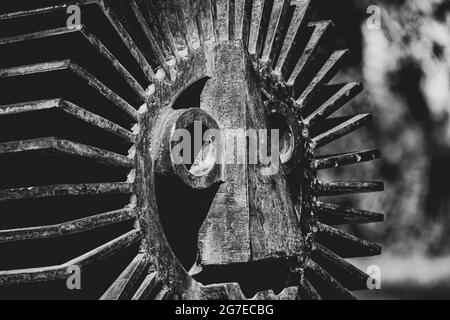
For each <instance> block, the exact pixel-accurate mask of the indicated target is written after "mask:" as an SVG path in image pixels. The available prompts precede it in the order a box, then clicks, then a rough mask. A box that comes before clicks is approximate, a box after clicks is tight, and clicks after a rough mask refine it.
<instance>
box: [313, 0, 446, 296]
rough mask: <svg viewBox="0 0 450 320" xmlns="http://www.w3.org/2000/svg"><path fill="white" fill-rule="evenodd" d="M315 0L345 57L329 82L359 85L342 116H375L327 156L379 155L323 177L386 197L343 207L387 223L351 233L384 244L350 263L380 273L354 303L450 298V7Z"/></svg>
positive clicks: (421, 0)
mask: <svg viewBox="0 0 450 320" xmlns="http://www.w3.org/2000/svg"><path fill="white" fill-rule="evenodd" d="M316 2H317V3H316V5H317V6H318V8H317V12H316V18H317V19H329V18H331V19H333V21H334V22H335V24H336V37H335V41H336V43H335V46H336V47H337V48H350V49H351V52H352V57H351V59H350V60H349V61H348V64H347V66H346V68H345V70H344V71H343V72H342V73H341V74H340V75H339V76H338V77H337V78H336V79H335V81H336V82H344V81H355V80H356V81H362V82H363V83H364V86H365V92H364V93H363V94H362V95H361V96H360V97H359V98H357V99H355V100H354V101H353V102H352V103H351V104H350V105H348V106H347V107H345V108H344V109H343V110H342V111H341V112H342V113H343V114H352V113H360V112H370V113H372V114H373V115H374V118H375V120H374V123H373V125H372V126H371V127H369V128H368V129H365V130H361V131H358V132H357V133H355V134H353V135H352V136H350V137H349V138H345V139H342V140H341V141H339V143H337V144H334V145H333V146H332V147H331V150H330V149H328V150H325V151H327V152H330V151H337V152H340V151H346V150H365V149H370V148H380V149H381V151H382V160H380V161H377V162H374V163H370V164H364V165H359V166H355V167H346V168H342V169H340V170H330V171H329V172H325V173H323V175H322V176H321V178H324V179H331V180H358V179H361V180H378V179H380V180H384V181H385V185H386V191H385V192H384V193H381V194H373V195H372V194H371V195H365V196H364V195H362V196H358V197H355V196H352V197H349V198H348V199H344V202H345V204H348V205H351V206H355V207H358V208H362V209H368V210H372V211H377V212H382V213H385V214H386V222H385V223H384V224H375V225H369V226H363V227H352V230H351V231H352V232H354V233H355V234H356V235H358V236H361V237H362V238H365V239H368V240H372V241H375V242H378V243H381V244H382V245H383V254H382V256H381V257H374V258H369V259H358V260H354V261H352V262H354V263H355V264H356V265H358V266H359V267H360V268H362V269H364V270H366V269H367V267H368V266H371V265H377V266H379V267H380V268H381V280H382V290H381V291H372V292H368V293H366V292H365V293H359V294H358V295H359V297H360V298H363V299H365V298H367V299H450V1H449V0H395V1H394V0H389V1H388V0H386V1H384V0H381V1H375V0H319V1H316ZM378 13H379V19H378ZM378 22H379V25H377V24H378Z"/></svg>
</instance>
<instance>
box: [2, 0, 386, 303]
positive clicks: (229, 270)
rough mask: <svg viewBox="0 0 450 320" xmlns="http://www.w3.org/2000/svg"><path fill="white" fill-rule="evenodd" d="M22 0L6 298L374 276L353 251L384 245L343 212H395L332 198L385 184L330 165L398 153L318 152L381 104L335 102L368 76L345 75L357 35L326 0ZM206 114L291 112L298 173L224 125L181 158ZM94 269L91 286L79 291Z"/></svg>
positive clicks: (8, 41) (6, 13)
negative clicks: (349, 40)
mask: <svg viewBox="0 0 450 320" xmlns="http://www.w3.org/2000/svg"><path fill="white" fill-rule="evenodd" d="M4 2H5V3H4V4H2V9H0V38H1V39H0V56H1V57H2V58H1V59H0V88H2V94H1V95H0V176H1V179H0V212H2V216H1V217H0V255H1V256H2V257H3V258H2V259H1V261H0V270H3V271H0V297H2V298H20V299H23V298H40V299H42V298H59V299H60V298H67V299H76V298H92V299H98V298H101V299H107V300H116V299H156V300H161V299H239V300H243V299H254V300H261V299H263V300H264V299H282V300H284V299H287V300H289V299H354V298H355V297H354V295H353V294H352V293H351V291H354V290H364V289H367V282H368V280H370V278H369V276H368V275H367V274H365V273H364V272H362V271H360V270H358V269H357V268H356V267H354V266H353V265H351V264H350V263H348V262H347V261H346V260H345V259H347V258H355V257H363V256H364V257H365V256H373V255H378V254H380V253H381V248H380V247H379V246H378V245H376V244H374V243H371V242H369V241H365V240H361V239H358V238H356V237H355V236H353V235H351V234H348V233H346V232H343V231H341V230H339V229H337V226H342V225H347V224H364V223H373V222H382V221H383V215H382V214H379V213H375V212H368V211H364V210H359V209H353V208H347V207H343V206H340V205H336V204H331V203H324V202H321V201H319V199H321V198H323V197H329V196H338V195H346V194H353V193H366V192H378V191H382V190H383V183H381V182H359V181H358V182H325V181H319V179H318V176H317V172H318V171H319V170H324V169H330V168H336V167H341V166H345V165H351V164H359V163H362V162H366V161H371V160H375V159H377V158H379V157H380V153H379V151H377V150H369V151H361V152H349V153H342V154H337V155H318V150H319V149H320V148H322V147H324V146H326V145H328V144H331V143H333V142H334V141H336V140H337V139H340V138H342V137H344V136H346V135H348V134H350V133H352V132H354V131H355V130H357V129H359V128H361V127H363V126H364V125H365V124H367V123H368V122H369V121H370V120H371V116H370V115H367V114H363V115H356V116H345V117H337V118H330V116H332V114H334V113H335V112H336V111H338V110H339V109H341V108H342V107H343V106H344V105H345V104H346V103H347V102H349V101H350V100H351V99H353V98H354V97H355V96H356V95H357V94H359V93H360V92H361V91H362V86H361V84H359V83H344V84H330V81H331V80H332V78H333V77H334V76H335V75H336V73H337V72H338V71H339V68H340V66H341V65H342V63H343V61H344V58H345V56H346V54H347V51H346V50H339V51H334V50H333V49H332V48H330V46H329V42H330V41H329V37H330V36H331V33H332V29H333V24H332V22H330V21H319V22H310V21H309V19H310V16H311V11H312V10H311V7H312V6H311V5H310V1H307V0H298V1H294V0H216V1H215V0H176V1H175V0H123V1H122V0H114V1H108V0H79V1H75V2H73V3H64V2H63V1H61V0H39V1H38V0H35V1H32V3H31V2H30V1H25V0H14V1H9V0H8V1H4ZM78 9H79V10H78ZM73 14H74V15H77V14H78V16H75V20H73V21H75V22H76V21H78V20H77V19H79V22H80V24H78V23H75V24H71V23H70V21H72V20H71V19H72V18H73ZM195 122H199V123H201V124H202V127H203V130H206V129H218V130H219V131H221V132H222V133H223V132H225V130H226V129H235V128H241V129H244V130H248V129H278V130H279V132H280V150H281V155H280V162H281V170H280V172H279V173H277V174H275V175H273V176H271V177H267V176H266V177H264V176H261V175H260V174H259V171H258V170H259V169H260V166H259V165H256V166H251V165H228V164H222V161H219V158H220V156H225V155H220V152H218V150H222V149H221V148H222V147H223V146H222V142H223V141H222V140H221V139H211V140H210V141H209V142H208V143H205V145H204V146H203V149H202V150H203V153H202V154H203V155H205V154H206V155H207V156H206V157H202V158H201V159H199V160H198V161H195V162H194V164H192V165H191V166H187V165H179V164H176V163H174V161H173V159H172V158H171V152H172V151H173V147H174V145H173V143H172V142H173V138H174V137H173V132H174V129H185V130H188V131H191V132H192V130H195V128H193V127H194V123H195ZM222 138H224V139H226V138H227V137H226V135H225V134H224V136H223V137H222ZM244 143H245V142H244ZM218 154H219V155H218ZM5 257H6V258H5ZM77 268H79V270H80V271H81V273H80V276H81V279H82V280H81V284H82V288H81V290H68V289H67V282H68V281H69V280H68V279H70V278H71V277H72V276H73V275H74V270H75V272H76V270H77Z"/></svg>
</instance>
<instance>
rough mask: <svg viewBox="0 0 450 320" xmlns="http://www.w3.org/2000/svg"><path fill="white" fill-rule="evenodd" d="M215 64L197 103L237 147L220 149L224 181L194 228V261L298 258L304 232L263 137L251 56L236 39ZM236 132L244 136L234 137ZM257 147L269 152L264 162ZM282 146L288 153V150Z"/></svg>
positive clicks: (265, 124)
mask: <svg viewBox="0 0 450 320" xmlns="http://www.w3.org/2000/svg"><path fill="white" fill-rule="evenodd" d="M213 70H214V72H213V75H212V77H211V79H209V80H208V82H207V83H206V86H205V88H204V90H203V93H202V96H201V108H202V110H204V111H205V112H207V113H208V114H209V115H211V117H212V118H214V119H215V121H217V123H218V125H219V127H220V129H221V131H222V133H223V140H224V142H225V143H224V144H225V146H233V145H234V146H236V148H233V149H232V151H230V150H225V152H223V155H224V157H226V159H225V160H223V161H224V164H223V176H222V180H223V181H224V183H223V184H222V185H221V187H220V188H219V191H218V193H217V195H216V197H215V199H214V201H213V203H212V206H211V208H210V210H209V213H208V216H207V218H206V220H205V222H204V224H203V226H202V228H201V229H200V232H199V250H200V254H199V263H200V264H201V265H202V266H213V265H227V264H236V263H247V262H254V261H262V260H268V259H277V258H284V257H290V256H296V255H298V254H299V253H300V252H301V232H300V228H299V221H298V219H297V216H296V214H295V212H294V210H293V205H292V200H291V196H290V192H289V188H288V185H287V181H286V177H285V173H284V172H283V168H282V166H281V165H280V164H281V163H282V162H283V161H282V160H286V159H280V157H282V156H283V155H280V154H279V153H278V154H276V153H274V152H278V151H279V150H280V149H279V146H278V148H273V147H274V145H273V144H272V143H270V142H269V143H268V141H274V140H273V139H271V138H270V137H271V134H272V132H271V130H270V129H271V128H270V123H269V119H268V116H267V112H266V110H265V107H264V104H263V101H262V98H261V88H260V85H259V83H258V80H257V77H256V75H255V74H254V69H253V65H252V62H251V59H250V56H249V54H248V52H247V51H246V50H245V49H244V48H243V47H242V45H241V44H240V43H239V42H228V43H223V44H220V45H219V46H218V47H217V48H216V52H215V55H214V69H213ZM237 132H240V133H242V132H243V133H244V134H245V138H246V139H244V140H242V139H239V137H241V136H240V135H239V134H236V133H237ZM255 133H256V136H255ZM278 134H279V133H278ZM282 134H284V133H282ZM255 137H256V138H255ZM236 139H237V140H236ZM284 139H286V140H289V139H287V138H284ZM275 141H276V142H277V144H278V139H275ZM255 147H257V148H258V150H254V148H255ZM282 147H283V148H285V146H282ZM277 150H278V151H277ZM261 151H267V152H266V154H265V155H266V156H268V158H269V159H270V161H269V162H268V163H267V162H264V161H263V158H264V157H261ZM284 151H285V154H284V157H286V153H289V152H290V151H289V148H287V149H286V148H285V150H284ZM236 153H237V154H236ZM263 153H264V152H263ZM257 155H259V156H257ZM230 158H231V159H234V160H237V161H234V162H233V161H230Z"/></svg>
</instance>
